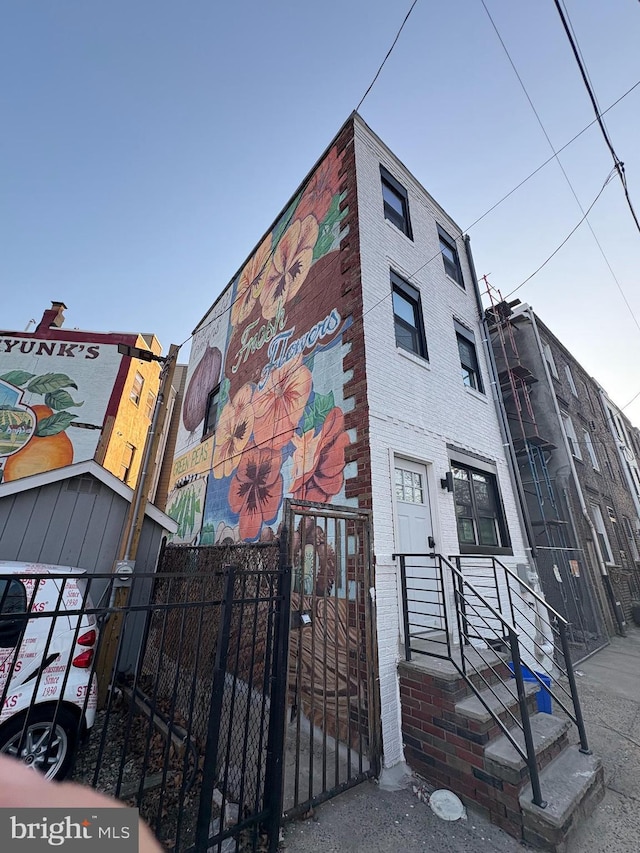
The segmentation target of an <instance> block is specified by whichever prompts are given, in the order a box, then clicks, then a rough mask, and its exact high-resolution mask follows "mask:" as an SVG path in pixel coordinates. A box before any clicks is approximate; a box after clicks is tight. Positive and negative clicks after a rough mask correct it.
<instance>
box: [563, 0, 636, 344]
mask: <svg viewBox="0 0 640 853" xmlns="http://www.w3.org/2000/svg"><path fill="white" fill-rule="evenodd" d="M553 2H554V4H555V7H556V9H557V11H558V15H559V16H560V20H561V22H562V26H563V28H564V31H565V34H566V36H567V39H568V40H569V44H570V46H571V50H572V52H573V56H574V59H575V61H576V63H577V65H578V69H579V71H580V76H581V77H582V82H583V83H584V86H585V88H586V90H587V94H588V95H589V100H590V101H591V106H592V107H593V110H594V112H595V114H596V116H597V117H598V126H599V127H600V131H601V133H602V137H603V139H604V141H605V143H606V145H607V148H608V149H609V152H610V154H611V157H612V158H613V163H614V167H615V169H616V172H617V173H618V177H619V178H620V183H621V184H622V188H623V190H624V195H625V198H626V200H627V205H628V207H629V210H630V211H631V216H632V217H633V221H634V223H635V226H636V228H637V229H638V231H639V232H640V221H639V220H638V216H637V214H636V211H635V209H634V207H633V203H632V201H631V196H630V195H629V188H628V186H627V178H626V174H625V170H624V163H623V162H622V160H621V159H620V158H619V157H618V155H617V153H616V150H615V148H614V147H613V142H612V141H611V137H610V136H609V133H608V131H607V128H606V127H605V124H604V121H603V120H602V117H601V116H600V110H599V108H598V101H597V99H596V95H595V92H594V89H593V86H592V85H591V82H590V80H589V75H588V74H587V69H586V63H585V62H583V59H582V56H581V53H580V50H579V47H578V40H577V39H576V38H575V37H574V33H573V32H572V28H571V27H570V26H569V22H568V20H567V16H566V15H565V13H564V10H563V8H562V3H561V2H560V0H553ZM639 328H640V327H639Z"/></svg>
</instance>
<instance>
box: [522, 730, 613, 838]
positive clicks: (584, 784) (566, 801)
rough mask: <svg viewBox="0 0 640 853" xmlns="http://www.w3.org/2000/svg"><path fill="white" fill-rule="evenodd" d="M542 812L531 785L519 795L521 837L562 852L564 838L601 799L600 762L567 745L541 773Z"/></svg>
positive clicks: (602, 789)
mask: <svg viewBox="0 0 640 853" xmlns="http://www.w3.org/2000/svg"><path fill="white" fill-rule="evenodd" d="M540 787H541V789H542V797H543V799H544V800H546V802H547V806H546V808H544V809H541V808H539V807H538V806H535V805H534V804H533V802H532V801H531V799H532V796H533V794H532V791H531V785H530V784H529V785H527V787H526V788H524V789H523V791H522V793H521V794H520V808H521V809H522V817H523V838H524V840H525V841H527V842H528V843H529V844H532V845H533V846H534V847H539V848H541V849H542V850H548V851H551V853H565V851H566V847H567V839H568V837H569V836H570V834H571V832H572V830H573V829H574V828H575V827H576V826H577V824H578V823H579V821H581V820H582V819H584V818H585V817H587V815H589V814H590V813H591V812H592V811H593V809H594V807H595V806H596V805H597V803H598V802H599V801H600V800H601V799H602V797H603V796H604V772H603V769H602V762H601V761H600V759H599V758H597V757H596V756H595V755H583V754H582V753H581V752H580V750H579V749H578V747H577V746H570V747H568V748H567V749H565V750H564V751H563V752H561V753H560V755H558V757H557V758H554V760H553V761H552V762H551V763H550V764H548V765H547V766H546V767H545V768H544V769H543V770H542V771H541V772H540Z"/></svg>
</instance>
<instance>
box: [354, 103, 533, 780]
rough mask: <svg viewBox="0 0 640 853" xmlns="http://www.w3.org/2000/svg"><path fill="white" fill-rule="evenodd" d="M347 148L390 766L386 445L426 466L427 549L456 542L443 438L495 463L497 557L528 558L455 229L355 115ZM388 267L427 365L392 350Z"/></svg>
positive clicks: (395, 753) (451, 548)
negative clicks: (463, 352)
mask: <svg viewBox="0 0 640 853" xmlns="http://www.w3.org/2000/svg"><path fill="white" fill-rule="evenodd" d="M355 146H356V149H355V150H356V170H357V177H358V210H359V222H360V247H361V264H362V285H363V311H364V334H365V350H366V361H367V386H368V397H369V407H370V446H371V474H372V489H373V513H374V516H373V518H374V548H375V553H376V561H377V562H376V588H377V594H376V601H377V610H378V654H379V659H380V694H381V707H382V729H383V745H384V761H385V765H386V766H388V767H389V766H392V765H393V764H396V763H397V762H399V761H402V760H403V749H402V735H401V728H400V696H399V687H398V676H397V661H398V651H399V635H400V615H401V614H400V604H399V594H398V593H399V591H398V578H397V570H396V566H395V563H394V561H393V560H392V558H391V555H392V554H393V552H394V550H395V547H396V543H395V541H394V526H393V502H392V481H391V461H390V460H391V453H390V452H393V453H395V454H398V455H401V456H402V455H404V456H406V457H408V458H411V459H413V460H415V461H418V462H423V463H425V464H426V465H427V471H428V476H429V487H430V498H431V511H432V515H433V528H434V537H435V540H436V550H437V551H439V552H440V553H442V554H445V555H447V554H455V553H457V552H458V551H459V547H458V540H457V534H456V522H455V514H454V504H453V496H452V494H450V493H449V492H447V491H444V490H442V489H441V487H440V478H441V477H443V476H444V474H445V472H446V471H447V470H449V455H448V451H447V442H449V443H452V444H455V445H456V446H457V447H459V448H461V449H464V450H467V451H470V452H473V453H477V454H481V455H482V456H484V457H486V458H488V459H490V460H492V461H493V462H495V465H496V468H497V476H498V480H499V484H500V489H501V494H502V499H503V502H504V508H505V513H506V519H507V524H508V527H509V533H510V537H511V543H512V546H513V551H514V555H513V557H508V558H503V559H504V560H505V562H507V563H508V564H509V565H511V566H512V567H514V566H515V563H517V562H524V561H526V555H525V550H524V547H525V546H524V539H523V535H522V531H521V529H520V523H519V518H518V514H517V511H516V499H515V495H514V492H513V488H512V484H511V479H510V476H509V469H508V466H507V461H506V458H505V454H504V448H503V443H502V437H501V434H500V428H499V424H498V419H497V414H496V410H495V406H494V403H493V400H492V399H491V396H490V387H491V386H490V379H489V371H488V368H487V364H486V359H485V353H484V350H483V347H482V344H481V342H482V331H481V326H480V323H479V317H478V308H477V303H476V299H475V295H474V290H473V285H472V281H471V273H470V270H469V267H468V264H467V259H466V255H465V251H464V244H463V243H462V241H461V240H459V241H458V243H457V246H458V253H459V257H460V263H461V266H462V272H463V276H464V280H465V282H466V290H463V289H462V288H461V287H459V286H458V285H457V284H456V283H455V282H453V281H452V280H451V279H449V278H448V277H447V276H446V274H445V272H444V268H443V264H442V258H441V255H440V248H439V240H438V232H437V228H436V222H438V223H440V225H441V226H442V227H443V228H444V229H445V230H446V231H447V232H448V233H449V234H451V236H453V237H455V236H457V235H458V234H459V233H460V229H459V228H458V226H457V225H456V224H455V223H454V222H453V221H452V220H451V219H450V218H449V217H448V216H447V215H446V214H445V213H444V211H442V210H441V209H440V208H439V207H438V205H437V204H436V203H435V202H434V201H433V199H431V197H430V196H429V195H428V194H427V193H426V191H425V190H424V189H423V188H422V187H421V186H420V185H419V184H418V183H417V181H416V180H415V179H414V178H413V177H412V176H411V175H410V173H409V172H407V171H406V169H405V168H404V167H403V166H402V164H401V163H400V162H399V161H398V160H397V159H396V158H395V157H394V156H393V155H392V154H391V153H390V152H389V151H388V149H387V148H386V147H385V146H384V145H383V144H382V143H381V142H380V140H378V139H377V137H375V136H374V135H373V134H372V133H371V132H370V131H369V130H368V128H367V127H366V125H364V123H363V122H361V121H359V120H358V119H356V121H355ZM381 163H382V164H383V165H384V166H385V167H386V168H387V169H388V170H389V172H391V174H392V175H393V176H394V177H396V179H397V180H399V181H400V183H401V184H402V185H403V186H404V187H405V188H406V189H407V191H408V194H409V209H410V218H411V224H412V229H413V237H414V239H413V241H411V240H409V239H408V238H407V237H405V235H404V234H402V233H401V232H400V231H399V230H398V229H396V228H395V227H394V226H393V225H392V224H391V223H389V222H387V221H386V220H385V218H384V214H383V205H382V193H381V185H380V164H381ZM432 259H433V260H432ZM390 268H393V269H394V270H395V272H397V273H398V274H399V275H401V276H403V277H404V278H406V279H410V281H411V283H412V284H413V285H414V286H415V287H417V288H418V289H419V290H420V292H421V299H422V308H423V314H424V325H425V332H426V338H427V348H428V352H429V362H428V364H425V363H424V362H421V361H420V360H419V359H417V358H411V357H410V356H409V355H405V354H404V353H403V351H402V350H398V349H397V348H396V343H395V333H394V323H393V309H392V303H391V285H390V278H389V272H390ZM416 271H417V272H416ZM414 273H415V275H413V274H414ZM454 317H456V318H457V319H459V320H460V321H462V322H463V323H464V324H465V325H467V326H469V327H470V328H471V329H473V331H474V333H475V338H476V346H477V353H478V359H479V362H480V369H481V372H482V377H483V384H484V387H485V390H486V391H487V392H488V393H487V395H486V396H485V395H482V394H478V393H476V392H474V391H471V390H469V389H467V388H466V387H465V386H464V385H463V383H462V378H461V375H460V360H459V355H458V348H457V342H456V336H455V331H454V325H453V318H454Z"/></svg>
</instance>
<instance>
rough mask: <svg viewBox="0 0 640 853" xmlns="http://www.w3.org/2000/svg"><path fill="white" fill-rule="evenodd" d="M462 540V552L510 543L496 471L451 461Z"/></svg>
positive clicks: (492, 549)
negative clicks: (483, 469)
mask: <svg viewBox="0 0 640 853" xmlns="http://www.w3.org/2000/svg"><path fill="white" fill-rule="evenodd" d="M451 471H452V473H453V496H454V500H455V505H456V522H457V527H458V543H459V545H460V550H461V552H462V553H485V552H486V553H490V552H492V551H493V552H495V551H496V549H503V548H508V547H509V538H508V535H507V525H506V522H505V518H504V512H503V510H502V506H501V503H500V497H499V494H498V482H497V479H496V476H495V474H490V473H489V472H487V471H478V470H476V469H475V468H470V467H468V466H467V465H462V464H460V463H458V462H453V461H452V463H451Z"/></svg>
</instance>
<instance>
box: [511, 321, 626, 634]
mask: <svg viewBox="0 0 640 853" xmlns="http://www.w3.org/2000/svg"><path fill="white" fill-rule="evenodd" d="M522 313H523V314H526V315H527V316H528V317H529V320H530V321H531V325H532V328H533V333H534V335H535V339H536V344H537V346H538V352H539V353H540V354H541V356H542V366H543V369H544V372H545V376H546V378H547V385H548V386H549V388H551V389H553V381H552V379H551V373H550V371H549V365H548V364H547V360H546V358H545V357H544V351H543V349H542V341H541V340H540V334H539V333H538V326H537V323H536V319H535V314H534V313H533V309H532V308H531V306H527V308H525V309H524V310H523V311H522ZM551 398H552V400H553V409H554V412H555V415H556V418H557V419H558V423H559V424H560V431H561V433H562V439H563V443H564V449H565V451H566V453H567V457H568V459H569V468H570V470H571V476H572V477H573V482H574V483H575V486H576V492H577V494H578V501H579V502H580V511H581V512H582V515H583V516H584V519H585V521H586V522H587V526H588V527H589V530H590V531H591V537H592V540H593V547H594V550H595V552H596V557H597V558H598V563H599V568H600V574H601V576H602V579H603V580H602V583H603V586H604V588H605V592H606V594H607V598H608V599H609V605H610V607H611V610H612V611H613V615H614V617H615V620H616V624H617V625H618V630H619V631H620V634H621V635H622V636H623V637H624V636H626V633H625V628H626V623H625V621H624V618H623V616H622V608H621V606H620V602H619V601H616V596H615V593H614V591H613V587H612V585H611V578H610V577H609V572H608V571H607V566H606V563H605V561H604V558H603V556H602V550H601V548H600V541H599V539H598V534H597V531H596V528H595V525H594V523H593V521H592V519H591V516H590V515H589V511H588V509H587V504H586V501H585V499H584V495H583V494H582V489H581V488H580V480H579V479H578V472H577V470H576V466H575V462H574V461H573V453H572V452H571V448H570V447H569V440H568V438H567V436H566V434H565V431H564V427H563V425H562V415H561V414H560V407H559V406H558V401H557V399H556V395H555V394H554V393H553V391H552V393H551ZM567 506H569V504H567ZM576 532H577V531H576Z"/></svg>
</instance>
